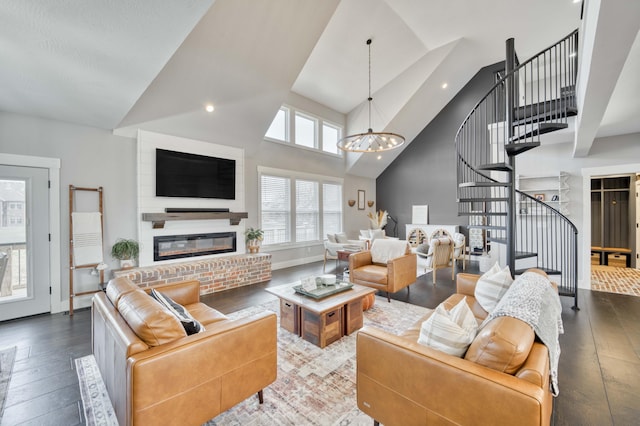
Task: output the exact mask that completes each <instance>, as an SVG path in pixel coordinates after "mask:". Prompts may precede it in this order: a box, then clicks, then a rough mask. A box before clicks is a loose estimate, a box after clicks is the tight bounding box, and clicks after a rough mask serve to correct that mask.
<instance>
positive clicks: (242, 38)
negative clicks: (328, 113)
mask: <svg viewBox="0 0 640 426" xmlns="http://www.w3.org/2000/svg"><path fill="white" fill-rule="evenodd" d="M600 3H601V5H600V8H601V9H602V8H605V7H607V6H606V5H605V4H604V3H605V2H600ZM631 3H634V2H631ZM580 7H581V5H580V3H577V4H575V3H572V0H562V1H558V0H540V1H537V2H531V1H524V0H492V1H490V2H477V1H468V0H447V1H443V0H422V1H416V0H342V1H339V0H323V1H317V0H264V1H255V0H173V1H172V0H136V1H135V2H131V1H126V0H110V1H102V2H86V1H80V0H75V1H69V0H38V1H31V2H25V1H23V0H5V1H3V2H1V3H0V81H2V90H0V110H3V111H8V112H15V113H20V114H27V115H33V116H38V117H43V118H49V119H55V120H62V121H67V122H72V123H77V124H82V125H88V126H94V127H100V128H105V129H114V131H116V133H118V134H130V135H133V134H134V133H135V130H136V129H138V128H143V129H146V130H153V131H158V132H163V133H168V134H174V135H179V136H184V137H190V138H195V139H200V140H205V141H211V142H216V143H221V144H227V145H235V146H241V147H243V148H245V149H246V150H247V151H249V152H250V151H252V150H254V149H256V148H257V147H258V146H260V144H263V143H266V142H264V141H263V136H264V134H265V132H266V130H267V128H268V127H269V124H270V123H271V120H272V119H273V117H274V116H275V114H276V112H277V110H278V108H279V107H280V105H281V104H282V103H283V102H284V101H285V100H286V99H287V97H288V96H289V94H290V93H291V92H293V93H296V94H298V95H301V96H304V97H306V98H309V99H311V100H313V101H315V102H317V103H319V104H322V105H325V106H327V107H329V108H331V109H333V110H335V111H338V112H340V113H342V114H345V116H346V122H347V130H348V131H349V130H350V131H362V130H364V128H365V127H366V118H365V115H366V114H365V113H364V110H363V108H362V103H363V101H364V100H365V98H366V94H367V49H366V45H365V40H366V39H367V38H372V39H373V41H374V42H373V45H372V90H373V92H374V98H375V103H376V105H377V109H378V110H379V115H378V116H374V122H373V125H374V127H375V129H376V130H378V129H383V128H386V129H387V130H392V131H396V132H399V133H402V134H403V135H405V136H406V137H407V141H408V142H410V141H411V140H412V139H413V138H414V137H415V136H416V135H417V134H418V133H419V132H420V131H421V130H422V129H423V128H424V127H425V126H426V125H427V124H428V123H429V122H430V121H431V119H433V117H435V115H436V114H437V113H438V112H439V111H440V110H441V109H442V108H443V107H444V106H445V105H446V104H447V103H448V102H449V101H450V100H451V99H452V98H453V96H455V94H456V93H457V91H458V90H459V89H460V88H462V87H463V86H464V85H465V84H466V82H467V81H468V80H469V79H470V78H471V77H472V76H473V75H474V74H475V73H476V72H477V71H478V70H479V69H480V68H481V67H483V66H485V65H489V64H491V63H495V62H498V61H500V60H502V59H503V57H504V41H505V40H506V39H507V38H509V37H513V38H515V41H516V48H517V51H518V55H519V57H520V58H521V59H522V58H528V57H530V56H532V55H533V54H535V53H537V52H538V51H540V50H542V49H543V48H545V47H547V46H549V45H551V44H552V43H554V42H555V41H557V40H559V39H561V38H562V37H563V36H565V35H566V34H568V33H569V32H571V31H572V30H573V29H575V28H577V27H579V26H580ZM596 12H597V10H596ZM596 12H594V13H596ZM631 15H632V16H633V14H631ZM592 16H593V14H592ZM609 20H610V21H611V19H609ZM625 24H626V23H625ZM608 25H609V26H610V25H611V24H608ZM627 25H629V28H630V29H629V31H628V33H629V34H634V31H635V34H636V36H637V32H638V30H637V26H636V27H635V30H634V29H633V25H635V24H634V23H628V24H627ZM600 29H601V30H602V31H603V32H602V33H600V34H605V33H606V32H607V31H608V32H609V33H610V32H611V31H612V29H611V28H610V27H607V28H604V27H601V28H600ZM629 37H630V36H627V38H629ZM632 41H633V37H632ZM628 44H629V46H628V47H627V48H626V52H622V53H621V54H620V53H619V54H618V55H617V58H618V61H620V58H622V64H621V67H620V70H619V72H618V73H617V74H616V75H615V76H612V77H611V78H615V83H613V84H610V86H611V88H610V89H609V94H608V95H609V97H610V101H609V100H607V101H606V103H605V105H604V107H602V106H600V110H602V111H600V112H601V114H600V116H601V122H602V129H603V130H602V131H603V132H605V133H606V135H607V136H608V135H612V134H616V132H619V133H630V132H638V131H640V121H638V120H637V116H638V112H640V111H639V110H640V105H638V99H640V89H639V87H638V86H639V83H638V77H637V76H638V75H639V74H638V71H640V69H639V68H640V64H639V62H640V53H639V52H640V46H638V44H639V42H638V40H635V43H628ZM601 50H602V49H601V48H600V50H598V51H597V53H598V55H599V56H598V57H597V59H598V60H599V61H605V62H606V61H607V58H606V52H604V53H603V52H602V51H601ZM605 50H606V49H605ZM629 51H630V52H631V53H630V54H627V53H628V52H629ZM443 83H447V85H448V86H447V88H446V89H443V88H442V85H443ZM593 93H597V92H593ZM207 103H213V104H214V105H215V107H216V110H215V112H214V113H213V114H208V113H206V112H205V111H204V109H203V107H204V105H205V104H207ZM596 112H597V111H596ZM599 128H600V127H598V129H599ZM598 129H596V132H595V133H594V136H596V135H597V134H598ZM588 133H589V132H587V131H585V132H584V134H585V135H587V134H588ZM591 139H593V137H592V138H591ZM587 151H588V150H587ZM397 154H398V152H394V153H392V154H389V153H387V154H385V155H384V156H383V158H382V159H381V160H377V159H376V158H375V157H371V156H368V155H366V154H365V155H357V154H349V155H348V156H347V158H346V159H345V170H344V171H345V172H348V173H352V174H356V175H361V176H367V177H376V176H377V175H379V174H380V173H381V172H382V171H383V170H384V168H385V167H386V166H387V165H388V164H390V163H391V161H393V159H394V158H395V156H396V155H397Z"/></svg>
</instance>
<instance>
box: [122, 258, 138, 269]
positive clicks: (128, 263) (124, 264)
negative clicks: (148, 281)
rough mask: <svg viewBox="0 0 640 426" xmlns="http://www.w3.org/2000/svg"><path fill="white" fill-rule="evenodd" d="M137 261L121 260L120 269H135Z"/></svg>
mask: <svg viewBox="0 0 640 426" xmlns="http://www.w3.org/2000/svg"><path fill="white" fill-rule="evenodd" d="M135 266H136V261H135V260H134V259H120V268H121V269H131V268H135Z"/></svg>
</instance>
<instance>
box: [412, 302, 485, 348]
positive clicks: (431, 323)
mask: <svg viewBox="0 0 640 426" xmlns="http://www.w3.org/2000/svg"><path fill="white" fill-rule="evenodd" d="M477 331H478V323H477V322H476V319H475V317H474V316H473V312H471V309H470V308H469V306H468V305H467V298H466V297H464V298H462V300H460V302H458V304H457V305H456V306H454V307H453V308H452V309H451V311H447V310H446V309H445V307H444V305H442V304H440V305H438V307H437V308H436V310H435V311H434V312H433V315H431V316H430V317H429V318H428V319H427V320H426V321H425V322H423V323H422V327H421V328H420V337H419V338H418V343H420V344H421V345H425V346H429V347H431V348H433V349H437V350H439V351H442V352H445V353H447V354H449V355H453V356H457V357H462V356H463V355H464V354H465V352H466V351H467V348H468V347H469V345H470V344H471V342H473V339H474V338H475V337H476V332H477Z"/></svg>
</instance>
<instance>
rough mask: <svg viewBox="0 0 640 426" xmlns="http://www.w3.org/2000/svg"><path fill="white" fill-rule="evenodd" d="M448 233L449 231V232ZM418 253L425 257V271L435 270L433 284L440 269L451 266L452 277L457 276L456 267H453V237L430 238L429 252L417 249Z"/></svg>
mask: <svg viewBox="0 0 640 426" xmlns="http://www.w3.org/2000/svg"><path fill="white" fill-rule="evenodd" d="M447 234H448V233H447ZM416 254H417V255H418V256H420V257H422V258H424V259H426V262H424V266H425V269H424V272H425V274H426V273H427V272H431V271H433V274H432V276H433V284H434V285H435V283H436V272H437V270H438V269H442V268H448V267H451V279H452V280H453V279H454V278H455V268H454V267H453V266H454V265H453V258H452V257H453V239H452V238H451V237H450V236H448V235H445V236H442V237H434V238H431V239H430V240H429V249H428V251H427V253H424V251H421V250H420V247H418V249H417V250H416Z"/></svg>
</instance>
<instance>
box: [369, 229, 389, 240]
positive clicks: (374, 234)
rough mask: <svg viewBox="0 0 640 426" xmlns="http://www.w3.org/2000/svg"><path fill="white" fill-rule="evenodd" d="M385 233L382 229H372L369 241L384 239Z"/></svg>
mask: <svg viewBox="0 0 640 426" xmlns="http://www.w3.org/2000/svg"><path fill="white" fill-rule="evenodd" d="M385 235H386V234H385V232H384V229H372V230H371V239H372V240H376V239H378V238H384V237H385Z"/></svg>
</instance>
